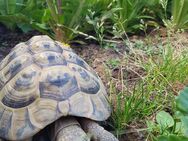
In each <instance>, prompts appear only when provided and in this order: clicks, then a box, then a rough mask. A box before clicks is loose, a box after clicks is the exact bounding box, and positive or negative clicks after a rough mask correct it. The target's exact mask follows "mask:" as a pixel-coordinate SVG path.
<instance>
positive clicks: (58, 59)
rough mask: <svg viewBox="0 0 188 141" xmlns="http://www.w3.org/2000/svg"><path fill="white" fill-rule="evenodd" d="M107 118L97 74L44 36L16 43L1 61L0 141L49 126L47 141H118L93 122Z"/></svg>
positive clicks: (25, 136) (24, 136) (28, 137)
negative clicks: (91, 140)
mask: <svg viewBox="0 0 188 141" xmlns="http://www.w3.org/2000/svg"><path fill="white" fill-rule="evenodd" d="M110 114H111V107H110V105H109V101H108V95H107V92H106V90H105V87H104V85H103V83H102V81H101V79H100V78H99V76H98V75H97V74H96V73H95V72H94V70H93V69H92V68H91V67H90V66H89V65H88V64H87V63H86V62H85V61H84V60H83V59H81V58H80V57H79V56H78V55H76V54H75V53H74V52H73V50H72V49H71V48H70V47H69V46H68V45H66V44H63V43H61V42H58V41H54V40H53V39H51V38H50V37H48V36H47V35H38V36H34V37H32V38H31V39H30V40H28V41H27V42H22V43H19V44H18V45H16V46H15V47H14V48H13V49H12V50H11V52H10V53H9V54H8V55H7V56H6V57H5V58H4V59H3V60H2V62H1V63H0V140H4V139H5V140H19V141H20V140H32V137H33V136H34V135H35V134H36V133H38V132H39V131H40V130H42V129H43V128H45V127H46V126H47V125H50V124H53V126H51V131H50V132H51V134H50V136H51V140H52V141H54V140H55V141H82V140H84V141H85V140H90V139H93V140H101V141H106V140H108V141H117V139H116V137H115V136H114V135H113V134H111V133H110V132H108V131H106V130H105V129H104V128H103V127H102V126H100V125H99V124H98V123H97V122H96V121H104V120H106V119H107V118H108V117H109V116H110ZM88 134H90V135H91V137H89V136H88Z"/></svg>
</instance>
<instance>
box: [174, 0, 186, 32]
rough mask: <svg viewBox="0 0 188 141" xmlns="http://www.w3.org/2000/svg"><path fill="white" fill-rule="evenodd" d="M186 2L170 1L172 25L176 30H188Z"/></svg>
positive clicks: (183, 0) (180, 0)
mask: <svg viewBox="0 0 188 141" xmlns="http://www.w3.org/2000/svg"><path fill="white" fill-rule="evenodd" d="M187 7H188V0H173V1H172V24H173V26H174V28H175V29H176V30H177V29H188V8H187Z"/></svg>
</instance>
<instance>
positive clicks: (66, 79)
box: [39, 67, 79, 101]
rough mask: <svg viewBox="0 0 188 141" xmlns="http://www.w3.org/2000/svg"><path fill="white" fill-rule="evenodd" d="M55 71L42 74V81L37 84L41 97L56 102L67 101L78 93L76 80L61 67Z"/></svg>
mask: <svg viewBox="0 0 188 141" xmlns="http://www.w3.org/2000/svg"><path fill="white" fill-rule="evenodd" d="M58 69H59V71H56V70H58ZM56 70H49V71H48V72H47V73H46V74H44V75H45V76H43V78H44V80H43V81H42V82H40V84H39V87H40V94H41V97H42V98H51V99H54V100H56V101H63V100H67V99H68V98H69V97H71V96H72V95H74V94H75V93H77V92H79V88H78V84H77V80H76V78H75V77H74V76H73V75H70V74H69V72H68V70H67V71H66V69H65V68H63V67H56ZM52 74H53V75H52Z"/></svg>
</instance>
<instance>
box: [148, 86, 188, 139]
mask: <svg viewBox="0 0 188 141" xmlns="http://www.w3.org/2000/svg"><path fill="white" fill-rule="evenodd" d="M187 106H188V88H187V87H186V88H185V89H184V90H183V91H181V92H180V95H179V96H177V98H176V109H175V111H174V112H175V114H174V115H173V116H171V115H170V114H169V113H167V112H165V111H160V112H158V113H157V115H156V123H155V122H152V121H147V126H148V131H149V132H150V135H152V134H155V135H158V137H154V136H153V135H152V138H153V139H154V140H158V141H176V140H179V141H182V140H188V116H187V115H188V110H187Z"/></svg>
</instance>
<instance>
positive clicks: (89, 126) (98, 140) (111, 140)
mask: <svg viewBox="0 0 188 141" xmlns="http://www.w3.org/2000/svg"><path fill="white" fill-rule="evenodd" d="M80 124H81V126H82V128H83V129H84V131H85V132H87V133H89V134H91V135H92V141H118V139H117V138H116V137H115V136H114V135H113V134H112V133H110V132H108V131H107V130H105V129H104V128H103V127H101V126H100V125H99V124H98V123H96V122H94V121H92V120H90V119H86V118H83V119H81V120H80Z"/></svg>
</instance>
